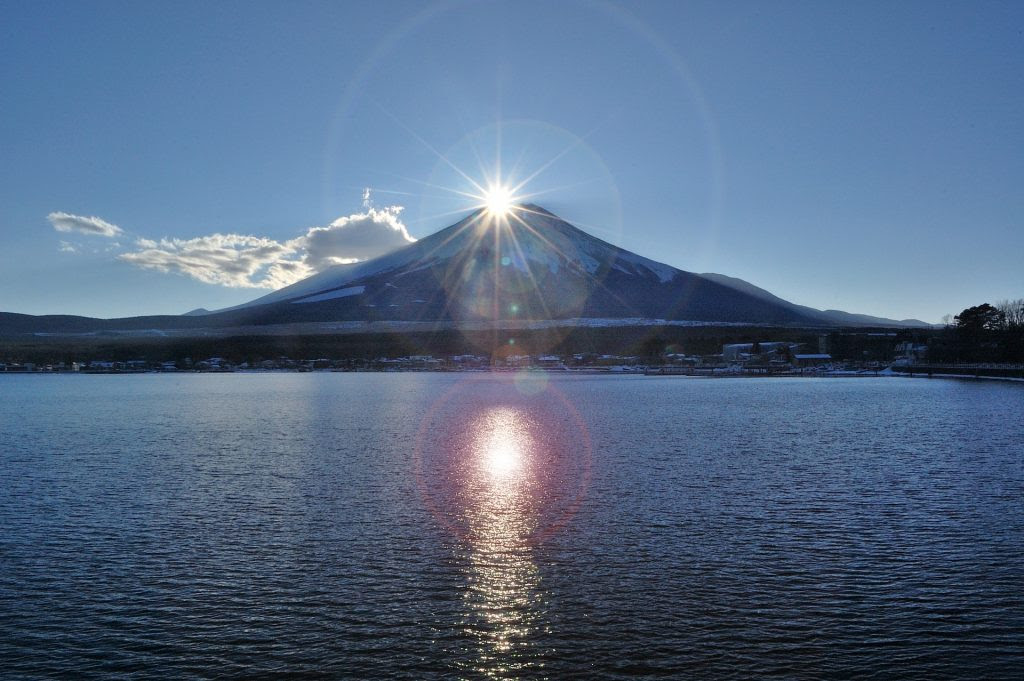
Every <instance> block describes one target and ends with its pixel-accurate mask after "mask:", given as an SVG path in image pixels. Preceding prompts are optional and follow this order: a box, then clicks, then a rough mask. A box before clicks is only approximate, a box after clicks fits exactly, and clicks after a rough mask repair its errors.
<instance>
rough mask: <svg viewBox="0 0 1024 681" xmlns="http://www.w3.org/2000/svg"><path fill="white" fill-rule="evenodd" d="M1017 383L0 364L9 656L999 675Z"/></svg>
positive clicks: (1008, 641)
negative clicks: (52, 368)
mask: <svg viewBox="0 0 1024 681" xmlns="http://www.w3.org/2000/svg"><path fill="white" fill-rule="evenodd" d="M1022 452H1024V385H1020V384H1000V383H995V382H973V381H951V380H927V379H903V378H858V379H768V378H766V379H687V378H677V377H638V376H637V377H628V376H622V377H612V376H566V377H547V376H544V375H540V374H536V375H523V376H519V377H513V376H512V375H487V374H482V375H481V374H475V375H466V374H427V373H412V374H338V373H317V374H229V375H215V374H188V375H138V376H71V375H65V376H42V375H39V376H0V530H2V532H0V669H2V670H3V672H2V674H3V675H4V676H5V677H37V676H51V677H52V676H60V677H71V676H74V677H76V678H88V677H97V678H98V677H103V678H109V677H131V678H188V677H200V678H208V677H214V676H216V677H218V678H221V677H224V678H252V677H259V676H267V675H275V674H280V675H302V676H309V677H312V678H316V677H325V678H336V677H351V678H378V677H398V678H410V679H426V678H458V677H463V678H486V677H494V678H511V677H528V678H543V677H551V678H587V679H598V678H623V677H665V678H680V677H681V678H687V677H696V678H735V679H750V678H759V677H769V676H772V677H779V678H806V679H819V678H840V677H841V678H878V679H889V678H916V679H943V678H962V679H975V678H1014V679H1016V678H1020V674H1021V671H1022V669H1024V510H1022V499H1024V463H1022V461H1024V453H1022Z"/></svg>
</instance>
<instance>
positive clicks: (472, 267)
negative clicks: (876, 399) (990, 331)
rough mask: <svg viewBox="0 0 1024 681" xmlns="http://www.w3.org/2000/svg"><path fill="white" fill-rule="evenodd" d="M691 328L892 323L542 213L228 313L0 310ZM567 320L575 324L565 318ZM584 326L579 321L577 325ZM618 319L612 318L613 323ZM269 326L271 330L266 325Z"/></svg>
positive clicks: (420, 245)
mask: <svg viewBox="0 0 1024 681" xmlns="http://www.w3.org/2000/svg"><path fill="white" fill-rule="evenodd" d="M558 320H567V321H566V323H571V324H580V323H583V324H587V323H592V324H597V325H600V324H603V323H609V321H612V322H615V323H629V322H630V320H633V321H636V322H637V323H644V322H645V321H646V322H647V323H650V321H651V320H666V321H676V322H696V323H736V324H739V323H745V324H782V325H798V326H840V325H848V324H857V325H862V324H874V323H875V321H868V320H878V321H880V322H885V323H886V324H887V325H888V324H899V323H898V322H891V320H879V319H878V318H871V317H862V316H857V315H847V313H841V312H833V311H827V312H822V311H820V310H814V309H813V308H809V307H804V306H801V305H795V304H793V303H790V302H788V301H785V300H783V299H781V298H778V297H777V296H774V295H772V294H771V293H769V292H767V291H765V290H763V289H759V288H758V287H756V286H753V285H752V284H749V283H747V282H744V281H742V280H739V279H734V278H731V277H725V276H723V275H716V274H706V275H698V274H693V273H691V272H685V271H683V270H680V269H677V268H675V267H671V266H669V265H665V264H662V263H659V262H655V261H654V260H650V259H648V258H644V257H642V256H639V255H637V254H635V253H631V252H629V251H626V250H624V249H622V248H619V247H617V246H614V245H612V244H609V243H607V242H605V241H602V240H601V239H598V238H596V237H594V236H592V235H590V234H587V233H586V232H584V231H582V230H580V229H578V228H576V227H574V226H573V225H571V224H569V223H568V222H566V221H564V220H562V219H561V218H559V217H558V216H556V215H554V214H552V213H550V212H548V211H547V210H545V209H544V208H541V207H540V206H536V205H532V204H524V205H520V206H516V207H514V208H513V209H512V211H511V212H510V213H509V214H508V215H506V216H494V215H491V214H490V213H488V212H487V211H485V210H479V211H476V212H474V213H472V214H470V215H468V216H467V217H466V218H464V219H463V220H461V221H459V222H457V223H456V224H454V225H452V226H450V227H447V228H446V229H443V230H441V231H439V232H436V233H434V234H432V235H430V236H428V237H425V238H423V239H421V240H419V241H417V242H415V243H412V244H410V245H408V246H405V247H403V248H400V249H398V250H396V251H393V252H391V253H388V254H386V255H383V256H381V257H378V258H374V259H372V260H367V261H364V262H359V263H354V264H347V265H336V266H334V267H331V268H328V269H327V270H324V271H322V272H320V273H318V274H315V275H313V276H311V277H309V278H307V279H304V280H302V281H299V282H297V283H295V284H292V285H291V286H287V287H285V288H282V289H280V290H277V291H274V292H273V293H269V294H267V295H264V296H261V297H260V298H257V299H255V300H253V301H251V302H249V303H245V304H243V305H239V306H236V307H233V308H227V309H223V310H217V311H214V312H207V311H205V310H203V309H202V308H199V309H195V310H192V311H191V312H189V313H187V314H186V315H180V316H145V317H131V318H126V319H109V320H97V319H89V318H86V317H71V316H44V317H32V316H30V315H15V314H10V313H8V314H0V333H7V334H11V333H103V332H115V331H126V332H131V333H155V334H159V333H161V332H162V331H164V330H176V331H188V330H198V329H216V328H235V327H276V328H277V329H284V328H285V327H282V326H280V325H284V324H296V323H328V322H353V323H362V322H381V321H384V322H395V323H404V322H422V323H428V324H437V323H473V324H476V325H480V324H483V325H487V324H493V323H500V324H510V323H511V324H516V323H523V324H530V323H537V322H540V323H546V322H555V323H557V322H558ZM568 320H572V321H568ZM581 320H586V321H581ZM616 320H618V321H616ZM268 331H269V329H268Z"/></svg>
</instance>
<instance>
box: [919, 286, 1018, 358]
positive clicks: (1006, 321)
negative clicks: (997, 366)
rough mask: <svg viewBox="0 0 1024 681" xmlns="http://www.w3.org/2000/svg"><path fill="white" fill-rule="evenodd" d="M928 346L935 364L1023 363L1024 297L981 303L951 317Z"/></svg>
mask: <svg viewBox="0 0 1024 681" xmlns="http://www.w3.org/2000/svg"><path fill="white" fill-rule="evenodd" d="M945 321H946V326H945V328H943V329H942V331H940V332H939V334H938V335H937V336H935V337H933V338H932V339H931V342H929V344H928V359H929V360H930V361H933V362H1024V298H1017V299H1015V300H1003V301H1001V302H998V303H996V304H995V305H992V304H990V303H982V304H981V305H974V306H972V307H968V308H966V309H964V310H963V311H962V312H960V314H958V315H955V316H953V317H952V318H949V317H948V315H947V318H946V320H945Z"/></svg>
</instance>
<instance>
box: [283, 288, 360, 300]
mask: <svg viewBox="0 0 1024 681" xmlns="http://www.w3.org/2000/svg"><path fill="white" fill-rule="evenodd" d="M365 290H366V287H365V286H349V287H348V288H340V289H336V290H334V291H327V292H326V293H318V294H316V295H314V296H309V297H308V298H300V299H299V300H293V301H292V304H295V303H319V302H320V301H321V300H333V299H335V298H347V297H348V296H358V295H360V294H362V292H363V291H365Z"/></svg>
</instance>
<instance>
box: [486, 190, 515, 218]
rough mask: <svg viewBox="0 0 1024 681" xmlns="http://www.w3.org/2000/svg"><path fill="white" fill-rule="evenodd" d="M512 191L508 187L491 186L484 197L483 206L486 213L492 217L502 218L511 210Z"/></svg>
mask: <svg viewBox="0 0 1024 681" xmlns="http://www.w3.org/2000/svg"><path fill="white" fill-rule="evenodd" d="M513 201H514V199H513V197H512V191H511V190H510V189H509V188H508V187H502V186H500V185H492V186H491V188H490V189H488V190H487V193H486V194H485V195H484V205H485V206H486V207H487V212H488V213H490V214H491V215H493V216H494V217H503V216H505V215H508V213H509V211H511V210H512V203H513Z"/></svg>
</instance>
